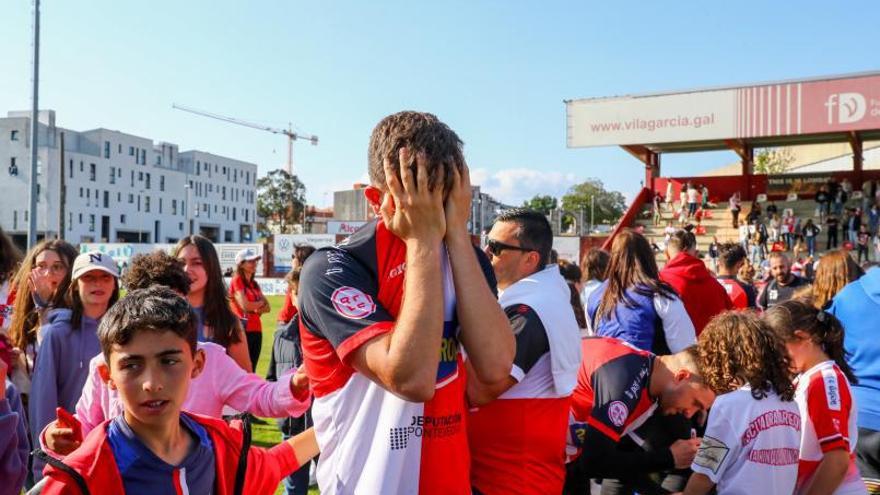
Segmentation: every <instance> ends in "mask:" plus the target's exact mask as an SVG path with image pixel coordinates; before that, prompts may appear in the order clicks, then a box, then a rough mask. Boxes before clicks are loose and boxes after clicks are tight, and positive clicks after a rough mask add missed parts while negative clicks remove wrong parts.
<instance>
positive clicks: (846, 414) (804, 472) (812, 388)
mask: <svg viewBox="0 0 880 495" xmlns="http://www.w3.org/2000/svg"><path fill="white" fill-rule="evenodd" d="M794 400H795V402H796V403H797V405H798V407H799V408H800V412H801V418H802V419H803V424H804V427H803V431H802V438H803V441H802V442H801V455H800V466H799V468H798V491H799V492H801V491H802V490H803V489H804V488H805V487H806V486H807V485H808V483H809V482H810V480H811V478H812V477H813V475H814V474H815V473H816V470H817V469H818V468H819V464H820V463H821V462H822V458H823V457H824V456H825V454H827V453H828V452H831V451H832V450H836V449H843V450H846V451H847V452H849V453H850V454H852V452H853V451H854V450H855V448H856V442H857V441H858V426H857V425H856V407H855V403H854V402H853V396H852V393H851V392H850V387H849V381H848V380H847V379H846V375H844V374H843V372H842V371H841V370H840V368H838V367H837V365H836V364H834V361H823V362H821V363H819V364H817V365H816V366H813V367H812V368H810V369H809V370H807V371H805V372H804V373H803V374H801V375H800V376H799V377H798V378H797V391H796V392H795V396H794ZM864 493H867V489H866V488H865V484H864V483H863V482H862V478H861V476H859V470H858V468H857V467H856V464H855V460H854V459H853V458H852V457H850V462H849V469H848V470H847V473H846V475H845V476H844V478H843V481H842V482H841V484H840V486H838V487H837V490H835V491H834V495H861V494H864Z"/></svg>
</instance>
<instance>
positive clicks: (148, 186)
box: [145, 173, 150, 189]
mask: <svg viewBox="0 0 880 495" xmlns="http://www.w3.org/2000/svg"><path fill="white" fill-rule="evenodd" d="M145 187H146V188H147V189H149V188H150V174H149V173H147V183H146V184H145Z"/></svg>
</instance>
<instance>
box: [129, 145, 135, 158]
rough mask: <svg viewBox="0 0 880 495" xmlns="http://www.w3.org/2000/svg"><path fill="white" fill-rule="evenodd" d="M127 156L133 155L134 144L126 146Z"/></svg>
mask: <svg viewBox="0 0 880 495" xmlns="http://www.w3.org/2000/svg"><path fill="white" fill-rule="evenodd" d="M128 156H134V146H129V147H128Z"/></svg>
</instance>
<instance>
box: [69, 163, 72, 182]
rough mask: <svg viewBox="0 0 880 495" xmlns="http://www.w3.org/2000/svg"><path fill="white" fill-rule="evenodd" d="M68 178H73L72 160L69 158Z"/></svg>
mask: <svg viewBox="0 0 880 495" xmlns="http://www.w3.org/2000/svg"><path fill="white" fill-rule="evenodd" d="M69 175H70V178H71V179H72V178H73V160H70V174H69Z"/></svg>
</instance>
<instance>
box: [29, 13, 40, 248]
mask: <svg viewBox="0 0 880 495" xmlns="http://www.w3.org/2000/svg"><path fill="white" fill-rule="evenodd" d="M33 43H34V75H33V77H34V80H33V83H34V87H33V93H32V94H31V100H32V103H33V107H32V112H31V184H30V185H31V188H30V191H29V193H28V202H29V208H30V218H29V223H28V247H33V246H34V245H35V244H36V243H37V180H38V177H37V144H38V142H37V141H38V140H37V134H38V132H39V130H40V124H39V111H40V110H39V108H40V106H39V101H38V97H39V89H40V87H39V84H40V0H34V40H33Z"/></svg>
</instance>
